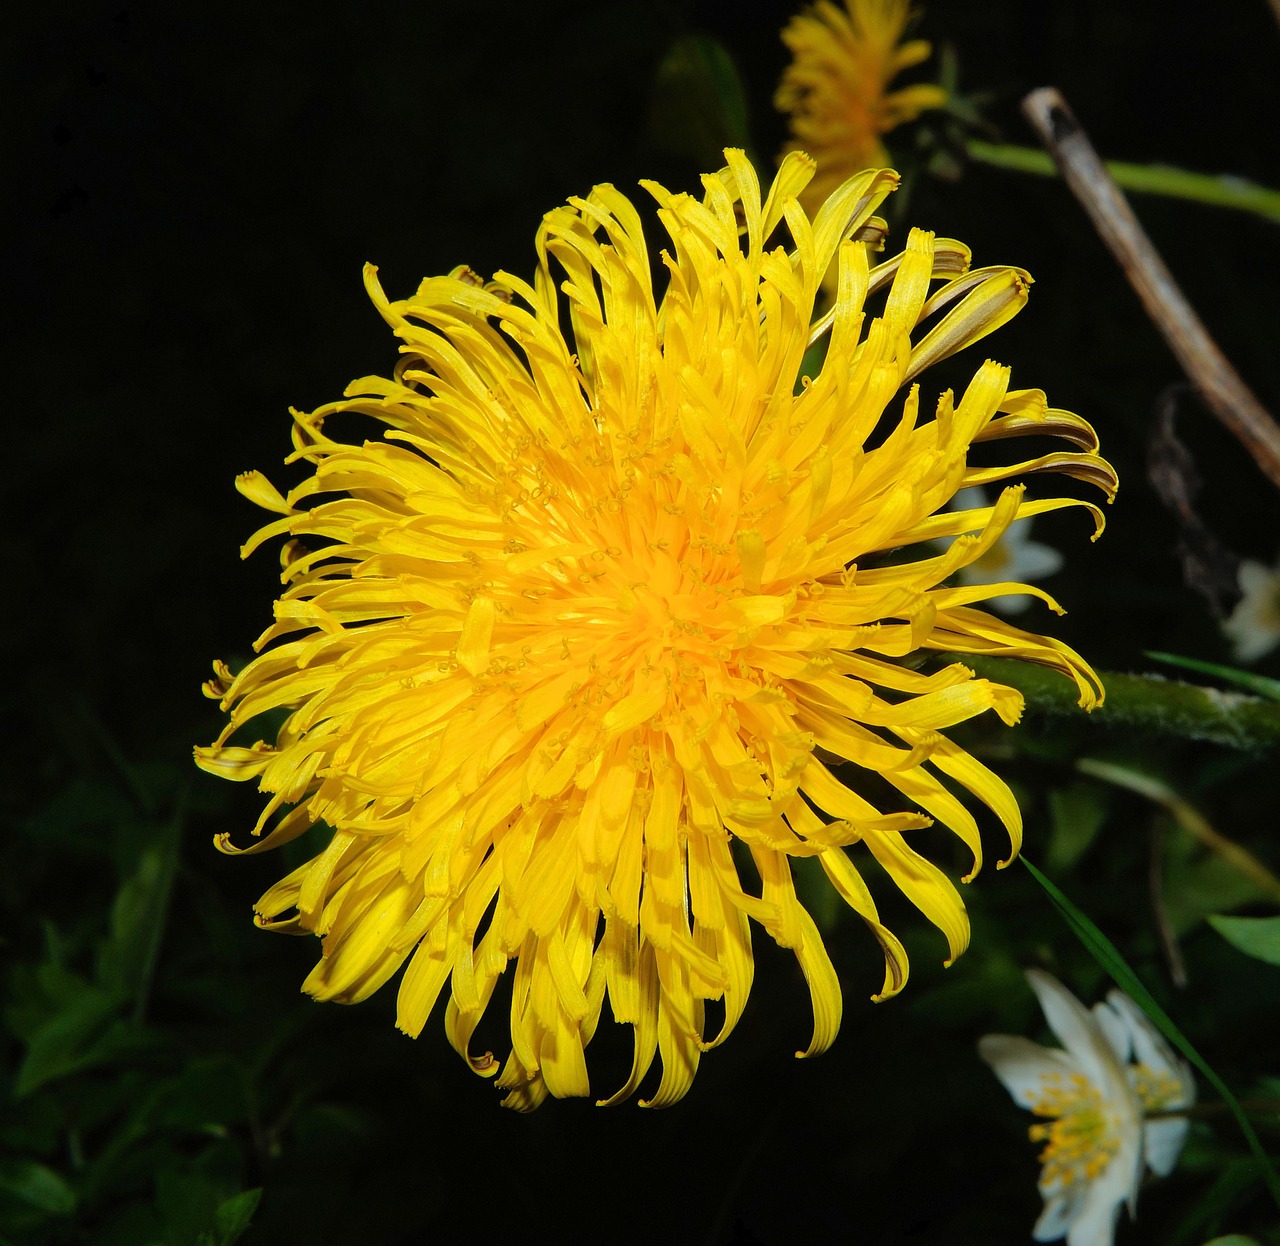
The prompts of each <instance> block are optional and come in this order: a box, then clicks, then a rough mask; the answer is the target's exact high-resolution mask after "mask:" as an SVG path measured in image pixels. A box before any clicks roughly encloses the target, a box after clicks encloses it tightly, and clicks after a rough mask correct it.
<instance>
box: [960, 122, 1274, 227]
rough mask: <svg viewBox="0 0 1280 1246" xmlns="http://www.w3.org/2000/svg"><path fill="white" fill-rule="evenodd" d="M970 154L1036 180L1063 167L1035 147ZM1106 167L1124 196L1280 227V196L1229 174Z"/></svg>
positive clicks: (984, 147)
mask: <svg viewBox="0 0 1280 1246" xmlns="http://www.w3.org/2000/svg"><path fill="white" fill-rule="evenodd" d="M965 148H966V150H967V152H968V154H969V159H970V160H975V161H977V162H978V163H979V164H986V165H991V166H992V167H993V168H997V169H1011V170H1013V171H1014V172H1017V173H1031V174H1034V175H1035V176H1036V177H1057V176H1058V167H1057V165H1055V164H1054V162H1053V158H1052V157H1051V156H1050V155H1049V153H1048V152H1046V151H1040V150H1038V149H1037V148H1034V147H1022V146H1020V145H1019V144H1017V143H987V142H984V141H983V140H982V139H970V140H968V142H967V143H966V144H965ZM1103 165H1104V167H1105V168H1106V170H1107V172H1108V173H1110V174H1111V176H1112V177H1113V178H1114V179H1115V182H1116V185H1117V186H1120V187H1122V188H1123V189H1124V190H1132V191H1136V192H1137V193H1138V194H1143V195H1163V196H1164V197H1165V198H1167V199H1186V200H1188V201H1190V202H1192V203H1203V204H1207V205H1208V206H1210V207H1215V208H1229V209H1232V210H1234V211H1237V212H1249V213H1252V214H1253V215H1254V216H1260V217H1262V218H1263V220H1267V221H1272V222H1273V223H1275V224H1277V225H1280V190H1273V189H1272V188H1271V187H1270V186H1259V185H1258V183H1257V182H1251V181H1249V180H1248V179H1247V178H1243V177H1236V176H1234V175H1233V174H1229V173H1193V172H1191V171H1190V170H1189V169H1179V168H1175V167H1174V166H1173V165H1168V164H1131V163H1129V162H1128V161H1124V160H1104V161H1103Z"/></svg>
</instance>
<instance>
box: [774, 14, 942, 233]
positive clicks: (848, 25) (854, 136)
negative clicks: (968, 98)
mask: <svg viewBox="0 0 1280 1246" xmlns="http://www.w3.org/2000/svg"><path fill="white" fill-rule="evenodd" d="M910 17H911V12H910V5H909V4H908V2H907V0H844V3H843V4H835V3H832V2H831V0H819V2H818V3H817V4H815V5H813V6H812V7H811V8H808V9H806V10H805V11H804V12H803V13H799V14H797V15H796V16H795V17H793V18H792V19H791V21H790V22H789V23H788V24H787V26H786V28H785V29H784V30H783V32H782V40H783V42H784V43H785V44H786V45H787V47H788V48H790V49H791V54H792V58H793V59H792V61H791V64H790V65H788V66H787V68H786V70H785V71H784V73H783V75H782V81H781V82H780V83H779V84H778V89H777V92H776V93H775V95H774V100H773V102H774V105H775V106H776V107H777V108H778V109H779V110H780V111H782V112H785V113H789V114H790V129H791V136H792V141H791V142H790V143H789V144H788V150H797V149H798V150H802V151H805V152H807V153H808V154H809V155H810V156H812V157H813V159H814V160H815V161H816V162H817V166H818V169H817V173H816V174H815V176H814V178H813V181H812V182H811V183H810V184H809V187H808V189H807V190H806V192H805V194H804V196H803V198H802V202H803V204H804V206H805V208H806V209H807V210H810V211H811V212H812V211H815V210H816V209H817V207H818V205H820V204H821V203H822V202H823V201H824V200H825V199H826V198H827V196H828V195H830V194H831V192H832V191H833V190H835V188H836V187H837V186H839V185H840V183H841V182H843V181H844V180H845V179H846V178H849V177H852V176H853V175H854V174H855V173H860V172H861V171H862V170H863V169H871V168H880V167H881V166H883V165H887V164H890V163H892V162H891V161H890V159H889V156H888V153H887V152H886V151H885V149H884V144H883V143H882V142H881V141H880V136H881V135H882V134H887V133H888V132H889V131H890V130H893V129H895V128H896V127H897V126H900V125H902V124H904V123H905V122H908V121H914V120H915V119H916V118H917V117H918V116H919V115H920V114H921V113H922V112H925V111H926V110H927V109H931V108H941V107H943V105H945V104H946V102H947V93H946V91H944V90H943V89H942V87H940V86H934V85H932V84H925V83H921V84H917V85H913V86H907V87H902V88H900V89H898V90H896V91H894V90H890V83H892V81H893V79H894V78H896V77H897V75H898V74H900V73H901V72H902V71H903V70H904V69H910V68H911V67H912V66H913V65H918V64H920V63H921V62H922V61H925V60H927V59H928V57H929V55H930V52H931V51H932V48H931V46H930V44H929V43H928V42H926V41H925V40H923V39H912V40H909V41H908V42H906V43H903V42H902V36H903V32H904V31H905V30H906V27H907V24H908V22H909V20H910Z"/></svg>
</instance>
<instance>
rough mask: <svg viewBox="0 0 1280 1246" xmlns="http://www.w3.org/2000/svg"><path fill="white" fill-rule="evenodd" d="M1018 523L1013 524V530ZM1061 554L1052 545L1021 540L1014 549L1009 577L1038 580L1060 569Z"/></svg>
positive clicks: (1011, 530) (1011, 529)
mask: <svg viewBox="0 0 1280 1246" xmlns="http://www.w3.org/2000/svg"><path fill="white" fill-rule="evenodd" d="M1018 526H1019V525H1017V524H1014V526H1013V528H1010V529H1009V531H1010V532H1013V531H1014V530H1015V529H1016V528H1017V527H1018ZM1063 561H1064V560H1063V557H1062V555H1061V554H1060V553H1059V552H1058V551H1057V550H1056V549H1054V548H1053V546H1052V545H1041V544H1040V542H1039V541H1025V542H1021V543H1020V544H1019V545H1018V546H1017V547H1016V549H1015V553H1014V558H1013V566H1012V568H1011V569H1010V571H1011V578H1012V579H1015V580H1039V579H1041V578H1043V577H1044V576H1046V575H1053V574H1054V572H1056V571H1061V570H1062V563H1063Z"/></svg>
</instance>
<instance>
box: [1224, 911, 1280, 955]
mask: <svg viewBox="0 0 1280 1246" xmlns="http://www.w3.org/2000/svg"><path fill="white" fill-rule="evenodd" d="M1205 920H1206V921H1208V923H1209V925H1211V926H1212V927H1213V928H1214V929H1215V930H1216V931H1217V932H1218V933H1219V934H1220V935H1221V936H1222V937H1223V938H1224V939H1226V941H1227V942H1228V943H1230V944H1231V946H1232V947H1234V948H1236V949H1238V950H1239V951H1241V952H1243V953H1244V954H1245V955H1246V956H1252V957H1253V958H1254V959H1255V960H1264V961H1266V962H1267V964H1268V965H1280V917H1224V916H1222V915H1221V914H1220V913H1216V914H1210V915H1209V917H1207V918H1206V919H1205Z"/></svg>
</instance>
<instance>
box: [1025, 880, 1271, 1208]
mask: <svg viewBox="0 0 1280 1246" xmlns="http://www.w3.org/2000/svg"><path fill="white" fill-rule="evenodd" d="M1019 860H1020V861H1021V862H1022V864H1023V865H1025V866H1026V867H1027V870H1028V871H1029V872H1030V874H1031V876H1032V877H1033V878H1034V879H1035V880H1036V882H1038V883H1039V884H1040V886H1041V887H1043V888H1044V891H1045V894H1046V895H1048V897H1049V899H1050V901H1051V902H1052V903H1053V905H1054V907H1055V908H1056V909H1057V910H1058V912H1059V913H1060V914H1061V915H1062V918H1063V920H1064V921H1065V922H1066V923H1067V925H1068V927H1070V929H1071V931H1072V933H1073V934H1075V936H1076V938H1077V939H1079V940H1080V942H1081V943H1083V944H1084V946H1085V948H1086V950H1087V951H1088V952H1089V954H1090V955H1091V956H1092V957H1093V958H1094V960H1096V961H1097V962H1098V964H1099V965H1101V966H1102V968H1103V969H1105V970H1106V972H1107V973H1108V974H1109V975H1110V976H1111V979H1112V981H1114V982H1115V984H1116V985H1117V986H1118V987H1119V988H1120V989H1121V990H1122V991H1123V992H1124V993H1125V994H1126V995H1128V996H1129V998H1130V999H1131V1000H1133V1002H1134V1003H1135V1004H1137V1005H1138V1007H1139V1008H1141V1009H1142V1011H1143V1012H1145V1013H1146V1014H1147V1017H1148V1018H1149V1019H1150V1020H1151V1022H1152V1024H1153V1025H1154V1026H1155V1027H1156V1028H1157V1029H1158V1030H1159V1031H1160V1032H1161V1033H1162V1034H1163V1035H1164V1036H1165V1038H1167V1039H1168V1040H1169V1041H1170V1042H1171V1043H1172V1044H1173V1045H1174V1046H1175V1047H1176V1048H1177V1049H1178V1050H1179V1051H1180V1052H1182V1054H1183V1055H1184V1056H1186V1058H1187V1059H1188V1060H1190V1061H1191V1063H1192V1064H1193V1065H1195V1067H1196V1068H1197V1069H1199V1070H1200V1072H1201V1073H1203V1074H1204V1076H1205V1078H1206V1080H1207V1081H1208V1082H1209V1084H1210V1085H1211V1086H1212V1087H1213V1088H1214V1089H1215V1090H1216V1091H1217V1092H1218V1094H1220V1095H1221V1096H1222V1099H1223V1102H1224V1103H1226V1105H1227V1106H1228V1107H1229V1108H1230V1109H1231V1112H1232V1115H1233V1116H1235V1118H1236V1123H1237V1124H1238V1125H1239V1126H1240V1132H1241V1133H1243V1134H1244V1137H1245V1141H1246V1142H1247V1143H1248V1144H1249V1150H1250V1151H1252V1152H1253V1155H1254V1158H1255V1159H1256V1160H1257V1162H1258V1165H1259V1168H1260V1171H1261V1174H1262V1178H1263V1180H1264V1181H1265V1182H1266V1184H1267V1188H1268V1189H1269V1190H1270V1191H1271V1195H1272V1197H1273V1198H1274V1199H1275V1201H1276V1204H1277V1206H1280V1176H1278V1175H1277V1174H1276V1170H1275V1168H1274V1167H1272V1164H1271V1160H1270V1159H1269V1158H1268V1157H1267V1153H1266V1151H1264V1150H1263V1149H1262V1143H1260V1142H1259V1141H1258V1135H1257V1134H1256V1133H1254V1131H1253V1126H1252V1125H1251V1124H1250V1123H1249V1118H1248V1117H1247V1116H1246V1115H1245V1114H1244V1109H1243V1108H1242V1107H1241V1106H1240V1102H1239V1100H1238V1099H1237V1098H1236V1097H1235V1095H1234V1094H1232V1093H1231V1090H1230V1088H1229V1087H1228V1086H1227V1084H1226V1082H1224V1081H1223V1080H1222V1078H1221V1077H1219V1076H1218V1074H1217V1073H1216V1072H1215V1071H1214V1070H1213V1069H1212V1068H1211V1067H1210V1066H1209V1063H1208V1061H1207V1060H1205V1058H1204V1057H1203V1056H1202V1055H1201V1054H1200V1053H1199V1052H1198V1051H1197V1050H1196V1049H1195V1047H1193V1046H1192V1045H1191V1041H1190V1040H1189V1039H1188V1038H1187V1036H1186V1035H1185V1034H1183V1032H1182V1031H1181V1030H1180V1029H1179V1028H1178V1027H1177V1025H1175V1024H1174V1022H1173V1019H1172V1018H1171V1017H1170V1016H1169V1014H1168V1013H1167V1012H1165V1010H1164V1009H1163V1008H1161V1007H1160V1005H1159V1004H1158V1003H1157V1002H1156V1000H1155V997H1154V996H1153V995H1152V994H1151V992H1150V991H1148V990H1147V988H1146V986H1145V985H1144V984H1143V982H1142V979H1141V978H1139V977H1138V975H1137V974H1136V973H1134V971H1133V970H1132V969H1131V968H1130V967H1129V963H1128V961H1126V960H1125V958H1124V957H1123V956H1121V954H1120V951H1119V949H1118V948H1117V947H1116V945H1115V944H1114V943H1112V942H1111V940H1110V939H1108V938H1107V936H1106V935H1104V934H1103V933H1102V931H1101V930H1099V929H1098V927H1097V926H1095V925H1094V923H1093V922H1092V921H1091V920H1090V918H1089V917H1088V915H1087V914H1086V913H1084V912H1083V911H1082V910H1080V909H1078V908H1076V906H1075V905H1074V904H1072V903H1071V901H1070V900H1068V899H1067V897H1066V896H1065V895H1063V894H1062V892H1061V891H1059V890H1058V888H1057V887H1056V886H1055V885H1054V884H1053V883H1052V882H1050V881H1049V879H1048V878H1046V877H1045V876H1044V875H1043V874H1042V873H1041V872H1040V871H1039V870H1038V869H1036V867H1035V866H1034V865H1032V864H1031V862H1030V861H1028V860H1027V858H1026V857H1025V856H1024V857H1020V858H1019Z"/></svg>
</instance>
